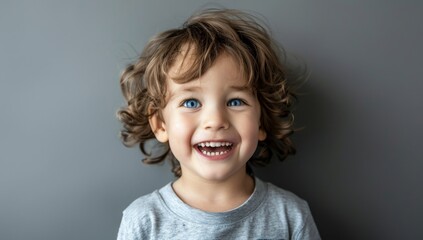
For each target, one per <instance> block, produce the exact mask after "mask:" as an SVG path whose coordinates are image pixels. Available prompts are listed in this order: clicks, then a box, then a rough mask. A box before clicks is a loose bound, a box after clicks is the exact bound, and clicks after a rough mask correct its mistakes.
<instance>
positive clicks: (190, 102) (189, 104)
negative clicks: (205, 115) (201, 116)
mask: <svg viewBox="0 0 423 240" xmlns="http://www.w3.org/2000/svg"><path fill="white" fill-rule="evenodd" d="M182 106H184V107H186V108H198V107H200V102H199V101H198V100H196V99H187V100H185V101H183V102H182Z"/></svg>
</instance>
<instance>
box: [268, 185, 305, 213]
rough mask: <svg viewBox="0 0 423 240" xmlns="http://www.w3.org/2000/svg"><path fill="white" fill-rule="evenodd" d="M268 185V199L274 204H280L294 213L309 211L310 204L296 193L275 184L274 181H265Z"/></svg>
mask: <svg viewBox="0 0 423 240" xmlns="http://www.w3.org/2000/svg"><path fill="white" fill-rule="evenodd" d="M265 184H266V185H267V189H268V190H267V194H268V198H267V200H268V201H270V202H271V203H272V204H276V205H279V206H280V207H283V208H285V209H286V210H289V211H290V212H292V213H295V212H298V213H305V212H308V209H309V207H308V204H307V202H306V201H305V200H303V199H302V198H300V197H298V196H297V195H295V194H294V193H292V192H290V191H287V190H285V189H282V188H280V187H277V186H275V185H273V184H272V183H265Z"/></svg>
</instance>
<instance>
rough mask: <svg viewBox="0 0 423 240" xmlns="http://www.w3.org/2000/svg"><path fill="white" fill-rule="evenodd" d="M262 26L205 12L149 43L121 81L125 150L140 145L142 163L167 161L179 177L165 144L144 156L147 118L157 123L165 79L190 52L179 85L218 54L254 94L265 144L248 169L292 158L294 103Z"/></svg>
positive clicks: (243, 17)
mask: <svg viewBox="0 0 423 240" xmlns="http://www.w3.org/2000/svg"><path fill="white" fill-rule="evenodd" d="M263 26H264V25H261V24H259V23H258V21H257V20H256V18H254V17H253V16H251V15H249V14H247V13H244V12H241V11H238V10H229V9H207V10H203V11H201V12H198V13H197V14H194V15H193V16H191V17H190V18H189V19H188V20H187V21H186V22H185V23H184V24H183V25H182V26H181V27H180V28H177V29H171V30H168V31H165V32H162V33H160V34H158V35H156V36H155V37H154V38H152V39H151V40H150V41H149V42H148V43H147V45H146V46H145V48H144V50H143V52H142V53H141V56H140V57H139V59H138V60H137V61H136V62H135V63H133V64H130V65H129V66H128V67H127V68H126V69H125V70H124V72H123V73H122V76H121V79H120V84H121V88H122V93H123V95H124V97H125V99H126V101H127V105H126V106H125V107H123V108H122V109H120V110H119V111H118V113H117V115H118V118H119V120H120V121H121V122H122V123H123V130H122V131H121V137H122V142H123V143H124V144H125V145H126V146H133V145H135V144H139V146H140V149H141V151H142V153H143V154H144V156H145V158H144V159H143V162H144V163H148V164H154V163H160V162H163V161H164V160H165V159H166V158H168V159H169V160H170V162H171V164H172V171H173V173H174V174H175V176H177V177H179V176H181V174H182V173H181V168H180V165H179V162H178V161H177V160H176V159H175V158H174V157H173V155H172V152H171V149H170V148H169V145H168V144H167V143H158V142H156V144H158V146H160V147H161V150H160V151H158V152H157V151H153V150H151V151H147V150H146V148H147V147H146V144H147V142H149V141H150V140H152V139H155V136H154V133H153V131H152V129H151V127H150V124H149V119H150V117H151V116H153V115H154V114H158V116H159V117H160V118H161V109H163V108H164V107H165V105H166V102H165V99H166V90H167V89H166V79H167V73H168V71H169V69H170V67H172V66H173V64H174V62H175V59H176V57H177V56H178V55H179V54H181V52H182V49H184V50H186V49H185V48H188V51H184V52H190V61H192V63H191V62H190V64H191V66H190V68H189V69H188V70H186V71H184V72H183V73H181V74H180V75H179V76H178V78H177V79H176V80H177V81H178V82H189V81H191V80H194V79H197V78H199V77H200V76H201V75H202V74H203V73H205V72H206V71H207V70H208V69H209V68H210V67H211V66H212V65H213V63H214V61H215V60H216V58H217V57H218V56H220V54H222V53H227V54H229V55H231V56H232V57H233V58H234V59H235V60H237V61H238V63H239V66H240V71H241V72H242V73H243V76H244V77H245V79H247V82H248V86H249V87H250V88H251V89H252V90H253V91H254V93H255V94H256V96H257V98H258V101H259V103H260V106H261V117H260V125H261V127H262V129H263V130H264V131H265V132H266V134H267V138H266V139H265V140H264V141H261V142H259V143H258V147H257V150H256V152H255V153H254V155H253V156H252V157H251V159H250V160H249V163H251V164H253V165H261V166H264V165H266V164H268V163H269V161H270V159H271V157H272V155H276V156H277V157H278V158H279V159H280V160H283V159H285V157H287V156H288V155H289V154H294V153H295V148H294V146H293V144H292V142H291V139H290V135H291V134H292V133H293V131H294V129H293V123H294V116H293V113H292V103H293V102H294V100H295V99H296V97H295V94H294V93H293V91H292V88H291V87H290V85H289V84H288V82H287V81H288V79H287V70H286V66H285V58H284V53H283V51H282V49H281V48H280V47H278V46H277V45H276V44H275V42H274V41H273V40H272V38H271V37H270V35H269V33H268V31H267V30H266V28H265V27H263ZM191 54H193V55H191ZM186 55H187V54H185V57H186Z"/></svg>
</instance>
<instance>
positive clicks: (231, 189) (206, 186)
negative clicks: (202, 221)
mask: <svg viewBox="0 0 423 240" xmlns="http://www.w3.org/2000/svg"><path fill="white" fill-rule="evenodd" d="M173 189H174V191H175V193H176V194H177V195H178V197H179V198H180V199H181V200H182V201H184V202H185V203H186V204H188V205H190V206H191V207H194V208H197V209H200V210H203V211H207V212H224V211H228V210H231V209H234V208H236V207H238V206H240V205H241V204H243V203H244V202H245V201H246V200H247V199H248V198H249V197H250V196H251V194H252V193H253V191H254V179H253V178H252V177H251V176H249V175H248V174H247V173H246V172H241V173H240V174H237V176H232V177H231V178H230V179H225V180H219V181H209V180H204V179H200V178H197V179H195V177H193V176H184V175H182V176H181V177H180V178H179V179H178V180H177V181H175V183H174V184H173Z"/></svg>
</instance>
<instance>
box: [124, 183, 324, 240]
mask: <svg viewBox="0 0 423 240" xmlns="http://www.w3.org/2000/svg"><path fill="white" fill-rule="evenodd" d="M117 239H118V240H133V239H137V240H138V239H184V240H186V239H285V240H287V239H320V236H319V233H318V231H317V228H316V225H315V223H314V220H313V217H312V216H311V213H310V209H309V207H308V205H307V203H306V202H305V201H304V200H302V199H300V198H299V197H297V196H296V195H294V194H293V193H291V192H288V191H285V190H283V189H281V188H278V187H276V186H274V185H273V184H271V183H265V182H263V181H261V180H260V179H258V178H255V189H254V192H253V194H252V195H251V196H250V198H249V199H248V200H247V201H246V202H245V203H243V204H242V205H241V206H239V207H237V208H235V209H233V210H230V211H227V212H218V213H211V212H205V211H201V210H199V209H195V208H192V207H190V206H189V205H187V204H185V203H184V202H182V200H181V199H180V198H179V197H178V196H177V195H176V194H175V192H174V191H173V188H172V184H171V183H169V184H167V185H166V186H164V187H163V188H161V189H159V190H156V191H154V192H153V193H150V194H148V195H145V196H142V197H140V198H138V199H137V200H135V201H134V202H133V203H132V204H130V205H129V206H128V207H127V208H126V209H125V210H124V211H123V218H122V222H121V225H120V228H119V233H118V238H117Z"/></svg>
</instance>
